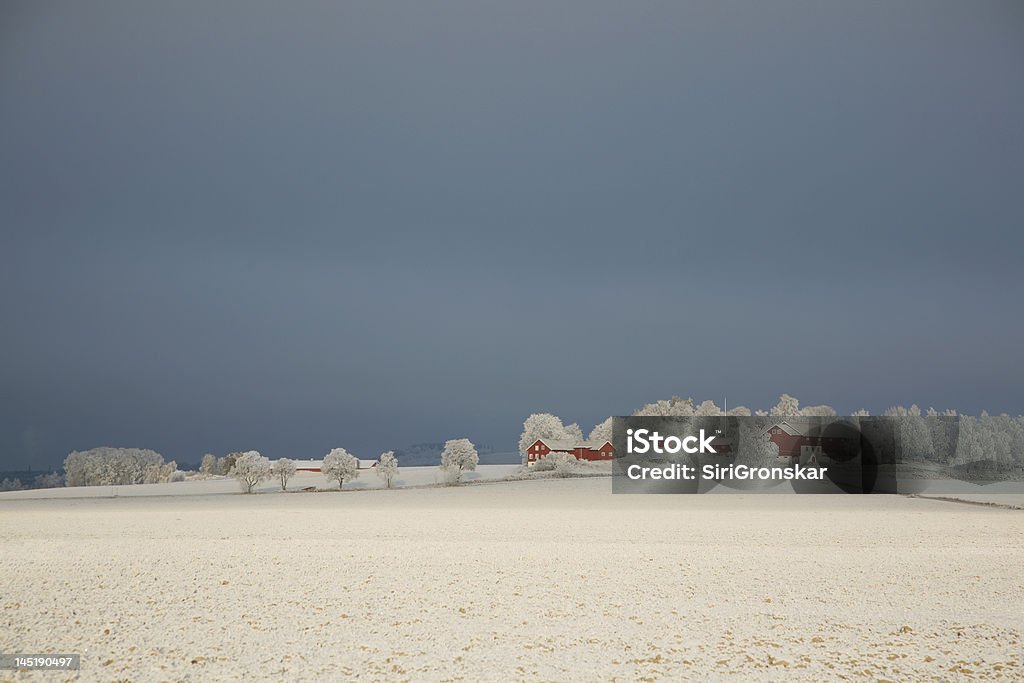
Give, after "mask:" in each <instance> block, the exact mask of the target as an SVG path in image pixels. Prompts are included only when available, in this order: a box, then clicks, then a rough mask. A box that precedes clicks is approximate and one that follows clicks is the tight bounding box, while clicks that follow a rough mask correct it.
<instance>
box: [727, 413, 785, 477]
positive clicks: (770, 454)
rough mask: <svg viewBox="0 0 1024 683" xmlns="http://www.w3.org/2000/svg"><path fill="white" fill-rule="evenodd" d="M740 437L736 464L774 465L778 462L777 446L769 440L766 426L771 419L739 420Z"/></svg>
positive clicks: (770, 422)
mask: <svg viewBox="0 0 1024 683" xmlns="http://www.w3.org/2000/svg"><path fill="white" fill-rule="evenodd" d="M739 423H740V439H739V447H738V449H737V453H736V462H737V464H743V465H749V466H751V467H764V466H768V467H771V466H774V465H777V464H778V456H779V446H778V444H776V443H775V442H774V441H772V440H771V435H770V434H769V433H768V427H769V426H770V425H771V424H772V421H771V420H769V419H767V418H765V417H762V419H754V420H740V421H739Z"/></svg>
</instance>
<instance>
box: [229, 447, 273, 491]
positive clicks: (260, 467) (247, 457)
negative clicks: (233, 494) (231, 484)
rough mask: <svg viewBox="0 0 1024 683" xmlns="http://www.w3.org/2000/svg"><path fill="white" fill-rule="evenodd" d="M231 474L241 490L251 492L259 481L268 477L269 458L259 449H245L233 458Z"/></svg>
mask: <svg viewBox="0 0 1024 683" xmlns="http://www.w3.org/2000/svg"><path fill="white" fill-rule="evenodd" d="M231 476H233V477H234V478H235V479H237V480H238V483H239V484H240V485H241V487H242V490H243V491H245V492H246V493H252V490H253V489H254V488H256V486H257V485H258V484H259V483H260V482H262V481H264V480H266V479H269V478H270V460H268V459H267V458H265V457H264V456H262V455H260V453H259V451H246V452H245V453H242V454H241V455H239V456H238V457H237V458H236V459H235V465H234V467H232V468H231Z"/></svg>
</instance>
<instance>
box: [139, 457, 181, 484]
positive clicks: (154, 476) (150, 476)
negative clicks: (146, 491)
mask: <svg viewBox="0 0 1024 683" xmlns="http://www.w3.org/2000/svg"><path fill="white" fill-rule="evenodd" d="M177 471H178V463H176V462H174V461H173V460H172V461H170V462H165V463H159V464H157V463H154V464H152V465H149V466H147V467H146V470H145V472H144V473H143V475H142V483H143V484H163V483H166V482H169V481H171V480H172V479H173V478H174V473H175V472H177Z"/></svg>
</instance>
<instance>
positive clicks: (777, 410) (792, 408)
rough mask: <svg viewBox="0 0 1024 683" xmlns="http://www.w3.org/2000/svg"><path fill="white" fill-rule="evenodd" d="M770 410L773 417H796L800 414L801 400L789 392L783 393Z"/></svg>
mask: <svg viewBox="0 0 1024 683" xmlns="http://www.w3.org/2000/svg"><path fill="white" fill-rule="evenodd" d="M769 412H770V414H771V416H772V417H794V416H796V415H799V414H800V401H798V400H797V399H796V398H795V397H793V396H790V395H789V394H783V395H782V396H779V402H778V403H776V404H775V407H774V408H772V409H771V411H769Z"/></svg>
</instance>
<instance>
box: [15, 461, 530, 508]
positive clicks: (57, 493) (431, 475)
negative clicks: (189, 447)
mask: <svg viewBox="0 0 1024 683" xmlns="http://www.w3.org/2000/svg"><path fill="white" fill-rule="evenodd" d="M518 470H519V465H478V466H477V468H476V471H475V472H466V473H465V474H464V475H463V480H464V481H466V482H468V483H473V482H479V481H488V480H496V479H504V478H506V477H509V476H511V475H513V474H515V473H516V472H517V471H518ZM441 484H444V478H443V477H442V476H441V472H440V470H439V468H437V467H401V468H399V470H398V476H397V477H395V481H394V482H392V486H395V487H414V486H434V485H441ZM307 487H315V488H317V489H328V490H330V489H334V490H337V488H338V482H337V481H331V480H328V479H327V478H326V477H324V475H322V474H320V473H319V472H296V473H295V476H294V477H292V479H291V480H290V481H289V482H288V493H301V492H303V491H302V490H303V489H305V488H307ZM380 488H384V482H383V481H382V480H381V479H380V477H378V476H377V472H376V470H373V469H364V470H359V477H358V478H357V479H354V480H352V481H346V482H345V490H346V491H363V490H367V489H380ZM240 491H241V489H240V488H239V485H238V482H237V481H235V480H234V479H232V478H231V477H213V478H210V479H193V480H190V481H179V482H174V483H170V484H135V485H132V486H72V487H68V488H55V489H28V490H23V491H7V492H4V493H0V501H3V500H12V499H29V498H112V497H122V496H204V495H211V494H225V493H240ZM255 491H256V493H258V494H259V493H264V494H266V493H282V491H281V485H280V484H279V483H277V482H275V481H273V480H269V479H268V480H267V481H265V482H263V483H262V484H260V485H259V486H257V487H256V490H255Z"/></svg>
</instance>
